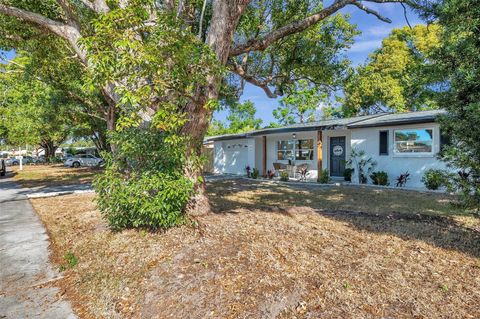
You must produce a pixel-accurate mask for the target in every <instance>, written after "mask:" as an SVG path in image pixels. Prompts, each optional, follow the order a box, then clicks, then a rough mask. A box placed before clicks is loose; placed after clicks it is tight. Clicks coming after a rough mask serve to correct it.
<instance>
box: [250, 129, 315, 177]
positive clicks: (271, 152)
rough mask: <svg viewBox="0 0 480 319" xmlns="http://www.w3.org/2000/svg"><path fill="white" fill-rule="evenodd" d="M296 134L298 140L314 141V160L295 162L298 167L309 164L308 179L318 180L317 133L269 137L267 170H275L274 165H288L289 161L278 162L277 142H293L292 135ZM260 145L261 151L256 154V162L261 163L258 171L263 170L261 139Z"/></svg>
mask: <svg viewBox="0 0 480 319" xmlns="http://www.w3.org/2000/svg"><path fill="white" fill-rule="evenodd" d="M294 133H295V134H296V139H297V140H301V139H313V146H314V148H313V160H311V161H310V160H302V161H300V160H297V161H295V164H296V165H300V164H304V163H306V164H308V165H309V166H310V169H309V173H308V175H307V178H308V179H310V180H316V179H317V173H318V171H317V149H316V145H317V132H316V131H311V132H292V133H282V134H271V135H266V136H267V170H273V163H283V164H288V160H278V158H277V142H278V141H281V140H291V139H293V138H292V134H294ZM258 144H260V147H259V151H258V152H256V154H255V162H256V163H259V166H258V169H259V170H260V173H261V169H262V164H261V163H262V140H261V137H259V139H258Z"/></svg>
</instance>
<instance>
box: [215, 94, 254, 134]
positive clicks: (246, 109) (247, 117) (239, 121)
mask: <svg viewBox="0 0 480 319" xmlns="http://www.w3.org/2000/svg"><path fill="white" fill-rule="evenodd" d="M256 113H257V110H256V108H255V105H254V104H253V102H251V101H245V102H243V103H238V102H237V103H234V104H233V105H232V106H230V107H229V108H228V115H227V117H226V120H227V121H228V124H225V123H224V122H222V121H219V120H214V121H213V122H212V125H211V126H210V127H209V130H208V135H210V136H215V135H223V134H233V133H242V132H248V131H252V130H258V129H259V128H260V126H261V125H262V120H261V119H259V118H256V117H255V114H256Z"/></svg>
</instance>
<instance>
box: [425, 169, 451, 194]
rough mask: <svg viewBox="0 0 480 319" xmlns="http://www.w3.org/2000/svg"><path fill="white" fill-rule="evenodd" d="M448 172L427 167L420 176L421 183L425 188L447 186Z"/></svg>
mask: <svg viewBox="0 0 480 319" xmlns="http://www.w3.org/2000/svg"><path fill="white" fill-rule="evenodd" d="M448 180H449V178H448V174H447V173H446V172H445V171H443V170H441V169H428V170H426V171H425V173H424V174H423V176H422V183H423V184H424V185H425V187H426V188H427V189H432V190H435V189H439V188H440V187H444V186H445V187H447V186H448Z"/></svg>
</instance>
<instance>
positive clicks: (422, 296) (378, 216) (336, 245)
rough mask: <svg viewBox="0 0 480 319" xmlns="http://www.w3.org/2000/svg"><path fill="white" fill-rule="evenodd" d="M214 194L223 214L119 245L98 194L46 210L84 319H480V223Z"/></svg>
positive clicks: (365, 203)
mask: <svg viewBox="0 0 480 319" xmlns="http://www.w3.org/2000/svg"><path fill="white" fill-rule="evenodd" d="M208 191H209V194H210V198H211V200H212V204H213V208H214V213H212V214H209V215H206V216H201V217H198V218H197V219H196V220H195V221H192V223H190V224H189V225H185V226H182V227H177V228H174V229H170V230H168V231H165V232H158V233H150V232H147V231H144V230H126V231H122V232H111V231H110V230H109V229H108V227H107V225H106V224H105V222H104V221H103V220H102V219H101V216H100V213H99V212H98V211H97V210H96V208H95V204H94V203H93V202H92V200H93V199H94V195H93V194H86V195H68V196H60V197H54V198H44V199H35V200H32V202H33V205H34V207H35V209H36V211H37V212H38V213H39V215H40V216H41V219H42V220H43V222H44V223H45V225H46V226H47V229H48V231H49V233H50V237H51V240H52V248H53V250H54V252H55V254H54V257H53V258H54V261H55V262H56V263H57V264H58V265H59V267H60V265H63V266H61V267H62V268H66V270H65V271H64V273H63V274H64V276H65V278H64V279H63V280H62V281H61V282H60V284H61V286H62V289H63V291H65V292H66V294H67V296H69V299H70V300H72V302H73V303H74V307H75V310H76V311H77V313H78V314H79V315H80V317H82V318H94V317H103V318H479V317H480V307H479V303H478V302H479V300H480V221H479V219H478V218H477V217H473V216H471V215H468V214H466V213H465V212H463V211H462V210H460V209H457V208H454V207H452V206H451V205H450V204H449V202H450V200H451V198H450V197H447V196H445V195H440V194H424V193H418V192H408V191H392V190H386V189H373V188H359V187H332V188H311V187H302V186H282V185H275V184H274V185H272V184H266V183H264V182H255V181H245V180H237V181H223V182H214V183H211V184H210V185H209V186H208ZM68 252H70V253H72V254H73V255H74V256H76V257H77V258H78V264H77V265H76V266H74V267H72V268H69V267H68V264H67V262H66V259H65V258H64V256H65V254H66V253H68ZM67 259H68V258H67Z"/></svg>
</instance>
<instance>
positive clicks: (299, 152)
mask: <svg viewBox="0 0 480 319" xmlns="http://www.w3.org/2000/svg"><path fill="white" fill-rule="evenodd" d="M277 159H278V160H280V161H286V160H310V161H311V160H313V139H303V140H284V141H277Z"/></svg>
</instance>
